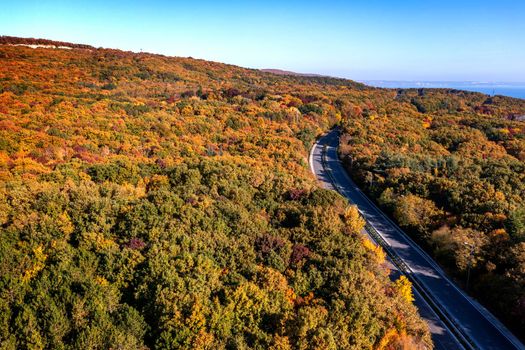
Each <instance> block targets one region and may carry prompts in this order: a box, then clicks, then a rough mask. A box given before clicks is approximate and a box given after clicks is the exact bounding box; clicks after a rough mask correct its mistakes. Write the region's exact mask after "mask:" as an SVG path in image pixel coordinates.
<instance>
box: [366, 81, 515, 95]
mask: <svg viewBox="0 0 525 350" xmlns="http://www.w3.org/2000/svg"><path fill="white" fill-rule="evenodd" d="M359 82H360V83H363V84H366V85H369V86H374V87H381V88H390V89H422V88H424V89H457V90H465V91H473V92H480V93H483V94H486V95H490V96H493V95H503V96H508V97H514V98H521V99H525V83H506V82H490V83H489V82H487V83H485V82H453V81H450V82H448V81H387V80H360V81H359Z"/></svg>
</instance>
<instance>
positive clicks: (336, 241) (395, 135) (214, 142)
mask: <svg viewBox="0 0 525 350" xmlns="http://www.w3.org/2000/svg"><path fill="white" fill-rule="evenodd" d="M35 44H38V45H43V46H46V47H38V48H31V47H28V46H27V45H35ZM59 46H60V47H62V46H66V48H57V47H59ZM524 119H525V100H519V99H513V98H508V97H502V96H494V97H489V96H487V95H483V94H480V93H469V92H464V91H457V90H444V89H440V90H438V89H429V90H423V89H420V90H417V89H409V90H394V89H379V88H371V87H368V86H365V85H362V84H359V83H356V82H353V81H350V80H345V79H337V78H328V77H321V76H315V77H306V76H296V75H276V74H272V73H269V72H262V71H259V70H254V69H245V68H240V67H237V66H232V65H226V64H221V63H215V62H210V61H204V60H198V59H193V58H191V57H188V58H180V57H167V56H162V55H154V54H149V53H133V52H124V51H119V50H112V49H100V48H94V47H91V46H87V45H73V44H68V43H58V42H52V41H48V40H34V39H21V38H12V37H0V348H2V349H110V348H112V349H117V348H118V349H150V348H151V349H275V350H277V349H281V350H285V349H337V348H344V349H370V348H373V349H407V348H409V349H429V348H432V341H431V338H430V333H429V329H428V325H427V324H426V323H425V322H424V321H423V320H422V319H421V318H420V316H419V314H418V312H417V309H416V307H415V306H414V305H413V296H412V294H411V292H410V285H409V282H408V281H406V280H404V279H392V278H390V276H389V275H390V271H389V269H388V266H387V264H386V263H385V253H384V252H383V251H382V250H381V249H380V248H378V247H376V246H375V245H374V244H373V243H371V242H370V241H369V240H368V239H367V238H365V236H364V235H363V234H362V233H361V231H362V228H363V226H364V224H365V223H364V220H363V219H362V218H361V217H360V216H359V213H358V212H357V210H356V208H355V207H353V206H352V205H350V204H349V203H348V202H347V201H346V200H345V199H344V198H343V197H341V196H340V195H339V194H337V193H335V192H333V191H328V190H324V189H322V188H320V187H319V185H318V184H317V182H316V179H315V177H314V176H313V175H312V174H311V173H310V169H309V166H308V153H309V150H310V147H311V146H312V144H313V142H314V141H315V139H316V137H317V136H319V135H321V134H322V133H324V132H326V131H328V130H329V129H331V128H333V127H335V126H338V127H339V128H340V130H341V133H342V136H341V144H340V146H339V153H340V157H341V159H342V161H343V162H344V164H345V166H346V168H347V170H348V172H349V173H350V174H351V176H352V177H353V178H354V179H355V180H356V181H357V182H358V183H359V185H360V186H361V188H362V189H363V190H364V191H365V192H366V193H367V194H369V195H370V197H371V198H373V199H374V200H375V201H376V203H377V204H378V205H379V206H381V208H382V209H383V210H384V211H385V212H386V213H388V214H389V215H390V216H391V217H392V218H393V219H394V220H395V221H396V222H397V223H398V224H399V225H400V226H401V227H403V228H404V229H405V230H406V231H407V232H408V233H409V234H410V235H411V236H412V238H413V239H414V240H416V241H417V242H418V243H419V244H420V245H421V246H422V247H424V248H425V250H426V251H428V252H429V253H430V254H431V255H432V256H433V257H434V258H435V259H436V260H437V261H438V262H439V263H440V264H441V265H442V266H443V267H444V269H446V271H447V272H448V273H449V274H450V275H451V276H453V278H454V279H455V280H456V281H457V283H458V284H459V285H461V286H462V287H463V288H464V289H468V292H469V293H470V294H471V295H472V296H473V297H475V298H476V299H478V300H479V301H480V302H481V303H482V304H483V305H484V306H486V307H487V308H488V309H489V310H491V311H492V312H493V313H494V314H495V315H497V316H498V317H499V318H500V319H501V320H502V321H503V322H504V323H505V324H506V325H507V326H508V327H509V328H511V329H512V330H514V331H515V333H519V330H520V329H521V330H523V329H524V327H525V323H523V322H524V320H525V121H524ZM467 269H470V270H471V271H470V273H471V276H470V283H469V285H468V286H467V285H466V284H465V277H466V273H467Z"/></svg>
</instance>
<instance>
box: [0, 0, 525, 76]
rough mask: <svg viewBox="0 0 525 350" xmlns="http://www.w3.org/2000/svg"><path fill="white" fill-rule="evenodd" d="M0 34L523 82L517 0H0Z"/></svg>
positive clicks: (524, 45)
mask: <svg viewBox="0 0 525 350" xmlns="http://www.w3.org/2000/svg"><path fill="white" fill-rule="evenodd" d="M0 6H1V8H2V10H1V11H0V34H2V35H14V36H22V37H39V38H47V39H54V40H62V41H71V42H76V43H85V44H91V45H94V46H97V47H99V46H102V47H111V48H119V49H124V50H132V51H140V50H141V49H142V50H143V51H148V52H154V53H162V54H166V55H174V56H192V57H196V58H204V59H209V60H214V61H220V62H225V63H231V64H236V65H240V66H244V67H252V68H280V69H286V70H292V71H298V72H312V73H321V74H329V75H334V76H341V77H347V78H351V79H357V80H375V79H385V80H455V81H460V80H472V81H511V82H512V81H514V82H516V81H520V82H525V20H524V16H525V1H523V0H512V1H510V0H498V1H488V0H478V1H473V0H455V1H454V0H441V1H437V0H419V1H415V0H406V1H403V0H398V1H394V0H368V1H367V0H346V1H330V0H326V1H308V0H304V1H273V0H268V1H227V2H226V1H218V0H217V1H207V0H201V1H191V0H186V1H155V0H150V1H143V2H140V1H133V0H128V1H110V0H106V1H99V0H92V1H47V0H38V1H32V0H25V1H22V0H20V1H5V0H0Z"/></svg>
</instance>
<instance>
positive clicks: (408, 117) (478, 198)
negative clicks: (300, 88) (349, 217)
mask: <svg viewBox="0 0 525 350" xmlns="http://www.w3.org/2000/svg"><path fill="white" fill-rule="evenodd" d="M391 94H392V98H391V99H376V100H374V101H373V102H372V104H371V105H370V106H368V107H367V108H366V109H362V110H358V111H357V112H356V113H354V116H353V117H350V118H344V120H343V123H342V124H343V126H342V128H343V136H342V138H341V142H340V148H339V152H340V157H341V158H342V159H343V161H344V163H345V166H346V168H347V169H348V171H349V172H350V173H351V174H352V177H353V178H354V179H356V180H357V181H358V182H359V184H360V186H361V188H363V189H365V190H366V192H367V193H368V194H369V195H370V197H372V198H374V199H375V201H376V202H377V204H379V205H380V206H381V207H382V208H383V210H384V211H385V212H386V213H388V214H389V215H390V216H391V217H392V218H393V219H394V220H395V221H396V222H397V223H398V224H399V225H400V226H401V227H402V228H403V229H404V230H405V231H407V232H408V233H410V234H411V236H412V237H413V238H414V239H415V240H416V241H417V242H418V243H419V244H420V245H421V246H423V247H424V248H426V250H427V251H428V252H430V253H431V254H432V255H433V256H434V257H435V258H436V259H437V260H438V262H439V263H440V264H441V265H442V266H443V267H445V268H446V270H447V271H448V272H449V274H451V275H452V276H454V277H455V279H456V281H457V282H458V283H459V284H460V285H461V286H462V287H463V288H464V289H465V290H467V291H468V292H469V293H470V294H471V295H473V296H474V297H475V298H476V299H477V300H478V301H480V302H481V303H482V304H483V305H485V306H486V307H488V308H489V309H490V310H491V311H492V312H493V313H494V314H495V315H497V316H498V318H499V319H500V320H502V321H504V322H505V323H506V324H507V325H508V326H509V327H510V328H511V329H512V330H514V332H515V334H518V335H519V334H521V335H523V334H524V333H523V330H524V329H525V100H519V99H512V98H507V97H502V96H493V97H490V96H486V95H482V94H479V93H469V92H464V91H456V90H417V89H412V90H399V91H396V92H391Z"/></svg>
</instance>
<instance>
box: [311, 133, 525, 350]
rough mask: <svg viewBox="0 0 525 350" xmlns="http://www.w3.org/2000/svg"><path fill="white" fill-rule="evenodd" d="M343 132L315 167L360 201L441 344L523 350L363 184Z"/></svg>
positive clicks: (318, 154)
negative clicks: (349, 168) (341, 147)
mask: <svg viewBox="0 0 525 350" xmlns="http://www.w3.org/2000/svg"><path fill="white" fill-rule="evenodd" d="M338 143H339V132H338V130H337V129H333V130H332V131H330V132H329V133H328V134H326V135H324V136H323V137H321V138H320V139H319V140H318V141H317V143H316V144H315V145H314V146H313V148H312V151H311V154H310V167H311V169H312V172H313V173H314V174H315V176H316V177H317V179H318V180H319V181H320V182H321V184H322V185H323V187H325V188H329V189H333V190H337V191H338V192H339V193H341V194H342V195H343V196H345V197H346V198H347V199H348V200H349V201H350V202H351V203H353V204H355V205H357V207H358V208H359V211H360V212H361V214H362V215H363V217H364V218H365V219H366V221H367V223H368V225H367V231H368V232H369V234H371V236H372V237H374V239H375V240H376V242H377V243H378V244H381V245H382V246H383V247H384V248H385V250H387V252H389V255H390V257H391V260H392V261H393V263H394V264H395V265H396V267H397V268H399V270H400V273H404V274H406V275H407V276H408V277H409V278H410V280H411V281H412V283H413V286H414V291H415V297H416V301H415V303H416V306H418V308H419V311H420V314H421V316H422V317H423V318H424V319H426V321H427V322H428V323H429V325H430V330H431V332H432V338H433V340H434V344H435V346H436V348H438V349H462V348H466V349H487V350H489V349H490V350H492V349H521V350H525V347H524V346H523V344H521V343H520V341H519V340H518V339H517V338H516V337H515V336H514V335H513V334H512V333H511V332H510V331H509V330H508V329H506V328H505V327H504V326H503V325H502V324H501V323H500V322H499V321H498V320H497V319H496V318H495V317H494V316H493V315H492V314H490V312H488V311H487V310H486V309H484V308H483V307H481V306H480V305H479V304H477V303H476V302H475V301H473V300H472V299H471V298H470V297H468V296H467V295H466V294H465V293H464V292H463V291H462V290H461V289H460V288H458V287H457V286H456V285H455V284H454V283H453V282H452V281H451V280H450V279H449V278H448V277H447V276H446V274H445V273H444V271H443V270H442V269H441V268H440V267H439V266H438V265H437V263H436V262H434V261H433V260H432V258H430V256H428V255H427V254H426V253H425V252H424V251H423V250H422V249H421V248H420V247H418V246H417V244H416V243H414V242H413V241H412V240H411V239H410V238H409V237H408V236H407V235H406V234H405V233H404V232H403V231H402V230H401V229H400V228H399V227H397V226H396V225H395V224H394V223H393V222H392V221H391V220H390V219H389V218H388V217H387V216H386V215H385V214H384V213H383V212H382V211H381V210H380V209H379V208H377V207H376V206H375V205H374V204H373V203H372V202H371V201H370V200H369V199H368V198H367V197H366V196H365V195H364V194H363V192H361V190H360V189H359V188H358V187H357V185H356V184H355V183H354V182H353V181H352V180H351V179H350V177H349V176H348V174H347V173H346V171H345V169H344V168H343V165H342V164H341V162H340V161H339V157H338V154H337V148H338Z"/></svg>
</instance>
